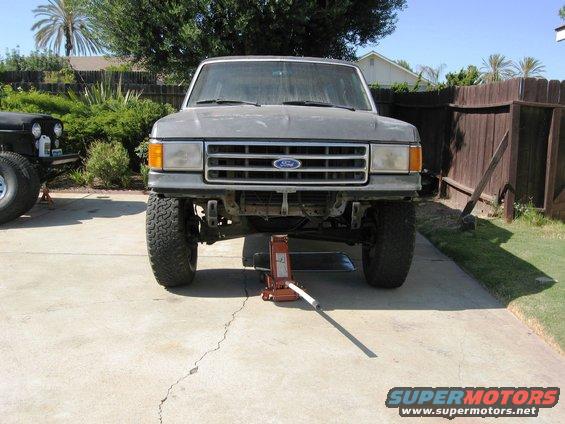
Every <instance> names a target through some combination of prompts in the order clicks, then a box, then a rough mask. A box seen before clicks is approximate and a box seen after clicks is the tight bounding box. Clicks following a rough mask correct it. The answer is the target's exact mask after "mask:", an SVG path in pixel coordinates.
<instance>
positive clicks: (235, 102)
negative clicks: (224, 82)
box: [196, 99, 261, 106]
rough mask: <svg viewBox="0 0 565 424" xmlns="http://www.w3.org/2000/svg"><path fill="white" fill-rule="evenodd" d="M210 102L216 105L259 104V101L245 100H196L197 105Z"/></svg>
mask: <svg viewBox="0 0 565 424" xmlns="http://www.w3.org/2000/svg"><path fill="white" fill-rule="evenodd" d="M210 103H215V104H218V105H223V104H234V105H236V104H237V105H251V106H261V105H260V104H259V103H257V102H246V101H245V100H229V99H207V100H199V101H197V102H196V104H197V105H204V104H210Z"/></svg>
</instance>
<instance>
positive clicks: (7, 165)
mask: <svg viewBox="0 0 565 424" xmlns="http://www.w3.org/2000/svg"><path fill="white" fill-rule="evenodd" d="M0 175H1V176H2V178H4V181H5V190H6V192H5V194H4V196H3V197H2V198H1V199H0V224H4V223H6V222H9V221H12V220H13V219H16V218H17V217H19V216H20V215H21V214H22V213H23V211H24V209H25V206H26V204H27V203H26V202H27V201H28V197H29V189H30V188H29V182H28V179H27V178H26V176H25V175H24V173H23V172H22V170H21V169H20V167H19V166H18V164H17V163H16V162H14V161H12V160H11V159H10V158H9V157H4V156H2V155H0Z"/></svg>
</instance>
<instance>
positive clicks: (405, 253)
mask: <svg viewBox="0 0 565 424" xmlns="http://www.w3.org/2000/svg"><path fill="white" fill-rule="evenodd" d="M366 219H368V220H370V222H371V223H372V224H373V225H371V240H372V244H371V245H369V246H366V245H364V246H363V252H362V260H363V272H364V274H365V279H366V281H367V283H368V284H370V285H371V286H375V287H383V288H389V289H392V288H397V287H400V286H401V285H402V284H404V281H405V280H406V276H407V275H408V271H409V270H410V265H411V263H412V256H413V255H414V242H415V238H416V214H415V210H414V203H412V202H386V203H384V202H383V203H378V204H375V207H373V208H371V209H369V210H368V211H367V216H366Z"/></svg>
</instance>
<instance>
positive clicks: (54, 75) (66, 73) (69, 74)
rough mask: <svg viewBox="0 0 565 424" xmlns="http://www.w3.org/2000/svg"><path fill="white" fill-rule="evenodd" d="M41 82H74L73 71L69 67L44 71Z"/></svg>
mask: <svg viewBox="0 0 565 424" xmlns="http://www.w3.org/2000/svg"><path fill="white" fill-rule="evenodd" d="M43 82H46V83H50V84H74V83H75V82H76V80H75V73H74V71H73V70H72V69H69V68H65V69H60V70H58V71H44V72H43Z"/></svg>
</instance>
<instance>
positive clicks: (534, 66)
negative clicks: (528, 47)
mask: <svg viewBox="0 0 565 424" xmlns="http://www.w3.org/2000/svg"><path fill="white" fill-rule="evenodd" d="M514 68H515V70H516V73H515V76H519V77H524V78H543V73H544V72H545V66H543V64H542V63H541V62H540V61H539V60H537V59H536V58H534V57H531V56H526V57H524V58H522V59H520V60H519V61H518V64H515V65H514Z"/></svg>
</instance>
